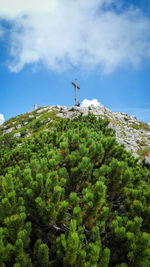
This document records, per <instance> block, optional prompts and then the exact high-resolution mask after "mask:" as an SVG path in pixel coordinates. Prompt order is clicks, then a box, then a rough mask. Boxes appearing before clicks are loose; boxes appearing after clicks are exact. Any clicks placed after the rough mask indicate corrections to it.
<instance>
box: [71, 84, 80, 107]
mask: <svg viewBox="0 0 150 267" xmlns="http://www.w3.org/2000/svg"><path fill="white" fill-rule="evenodd" d="M72 85H73V86H74V89H75V102H76V104H75V106H77V107H79V106H80V103H79V101H78V100H77V89H78V90H80V87H79V86H77V79H75V83H72Z"/></svg>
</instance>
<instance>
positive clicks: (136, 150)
mask: <svg viewBox="0 0 150 267" xmlns="http://www.w3.org/2000/svg"><path fill="white" fill-rule="evenodd" d="M89 111H90V112H91V113H92V114H94V115H95V116H96V117H97V118H98V117H101V118H104V119H105V118H106V119H108V120H109V125H108V127H110V128H112V129H114V130H115V132H116V139H117V141H118V142H119V143H120V144H124V145H125V147H126V150H127V151H130V152H132V153H133V155H134V156H135V157H140V158H141V159H143V158H144V156H145V154H146V153H147V152H149V151H150V126H149V124H147V123H143V122H140V121H137V119H136V117H134V116H128V115H127V114H125V113H123V112H112V111H110V110H109V109H107V108H104V107H102V106H98V107H95V106H91V107H89V108H86V107H74V106H72V107H65V106H58V105H57V106H46V107H40V108H38V109H37V110H36V111H32V112H28V113H26V114H23V115H20V116H17V117H15V118H12V119H10V120H8V121H6V122H5V123H4V124H3V125H2V126H1V127H0V134H1V135H4V134H10V133H11V134H10V136H11V137H12V138H13V137H14V138H17V140H16V143H17V144H18V146H19V145H21V143H22V142H23V140H24V139H23V138H27V137H30V136H31V135H33V134H34V133H36V132H37V131H41V130H44V131H47V130H49V129H51V128H53V127H55V122H56V121H57V120H58V118H59V117H60V118H70V119H72V118H74V117H76V116H79V114H80V113H82V114H83V115H84V116H85V115H87V114H88V112H89Z"/></svg>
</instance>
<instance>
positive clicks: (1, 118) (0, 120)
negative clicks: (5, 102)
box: [0, 114, 5, 125]
mask: <svg viewBox="0 0 150 267" xmlns="http://www.w3.org/2000/svg"><path fill="white" fill-rule="evenodd" d="M4 121H5V119H4V115H3V114H0V125H1V124H3V122H4Z"/></svg>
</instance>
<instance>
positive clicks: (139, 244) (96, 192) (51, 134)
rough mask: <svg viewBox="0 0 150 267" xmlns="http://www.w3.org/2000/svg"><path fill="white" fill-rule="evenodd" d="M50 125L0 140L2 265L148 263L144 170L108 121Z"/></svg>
mask: <svg viewBox="0 0 150 267" xmlns="http://www.w3.org/2000/svg"><path fill="white" fill-rule="evenodd" d="M55 126H56V127H55V128H54V129H53V130H51V131H48V132H44V131H41V130H40V131H38V128H37V129H36V130H37V133H35V134H34V136H32V137H31V138H30V139H24V143H23V144H22V146H21V147H16V145H15V141H14V140H13V139H11V138H12V137H11V138H10V140H9V138H8V137H5V138H6V140H5V143H4V144H3V145H1V146H0V255H1V256H0V266H15V267H17V266H23V267H24V266H25V267H28V266H35V267H38V266H43V267H45V266H54V267H55V266H77V267H78V266H81V267H82V266H83V267H91V266H93V267H96V266H97V267H98V266H99V267H107V266H116V267H117V266H120V267H125V266H131V267H144V266H150V226H149V221H150V206H149V204H150V187H149V186H148V184H147V183H148V181H149V173H148V172H147V170H146V169H142V166H141V164H138V163H137V160H136V159H135V158H134V157H133V156H132V155H131V153H129V152H126V150H125V148H124V146H120V145H119V144H118V143H117V141H116V139H115V135H114V131H112V130H111V129H108V128H107V126H108V121H107V120H102V119H101V118H99V119H98V120H97V119H96V117H95V116H94V115H92V114H90V113H89V115H88V116H87V117H83V116H82V115H80V116H79V117H78V118H75V119H73V120H69V119H65V120H64V119H59V120H56V121H55ZM36 127H37V125H36ZM7 138H8V142H7ZM7 143H8V144H9V145H8V144H7ZM10 147H11V149H9V148H10Z"/></svg>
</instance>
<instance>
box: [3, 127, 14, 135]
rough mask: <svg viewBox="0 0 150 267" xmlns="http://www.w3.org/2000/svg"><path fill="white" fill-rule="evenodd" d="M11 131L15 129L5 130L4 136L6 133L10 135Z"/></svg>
mask: <svg viewBox="0 0 150 267" xmlns="http://www.w3.org/2000/svg"><path fill="white" fill-rule="evenodd" d="M13 130H15V128H14V127H12V128H9V129H8V130H6V131H5V134H6V133H11V132H12V131H13Z"/></svg>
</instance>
